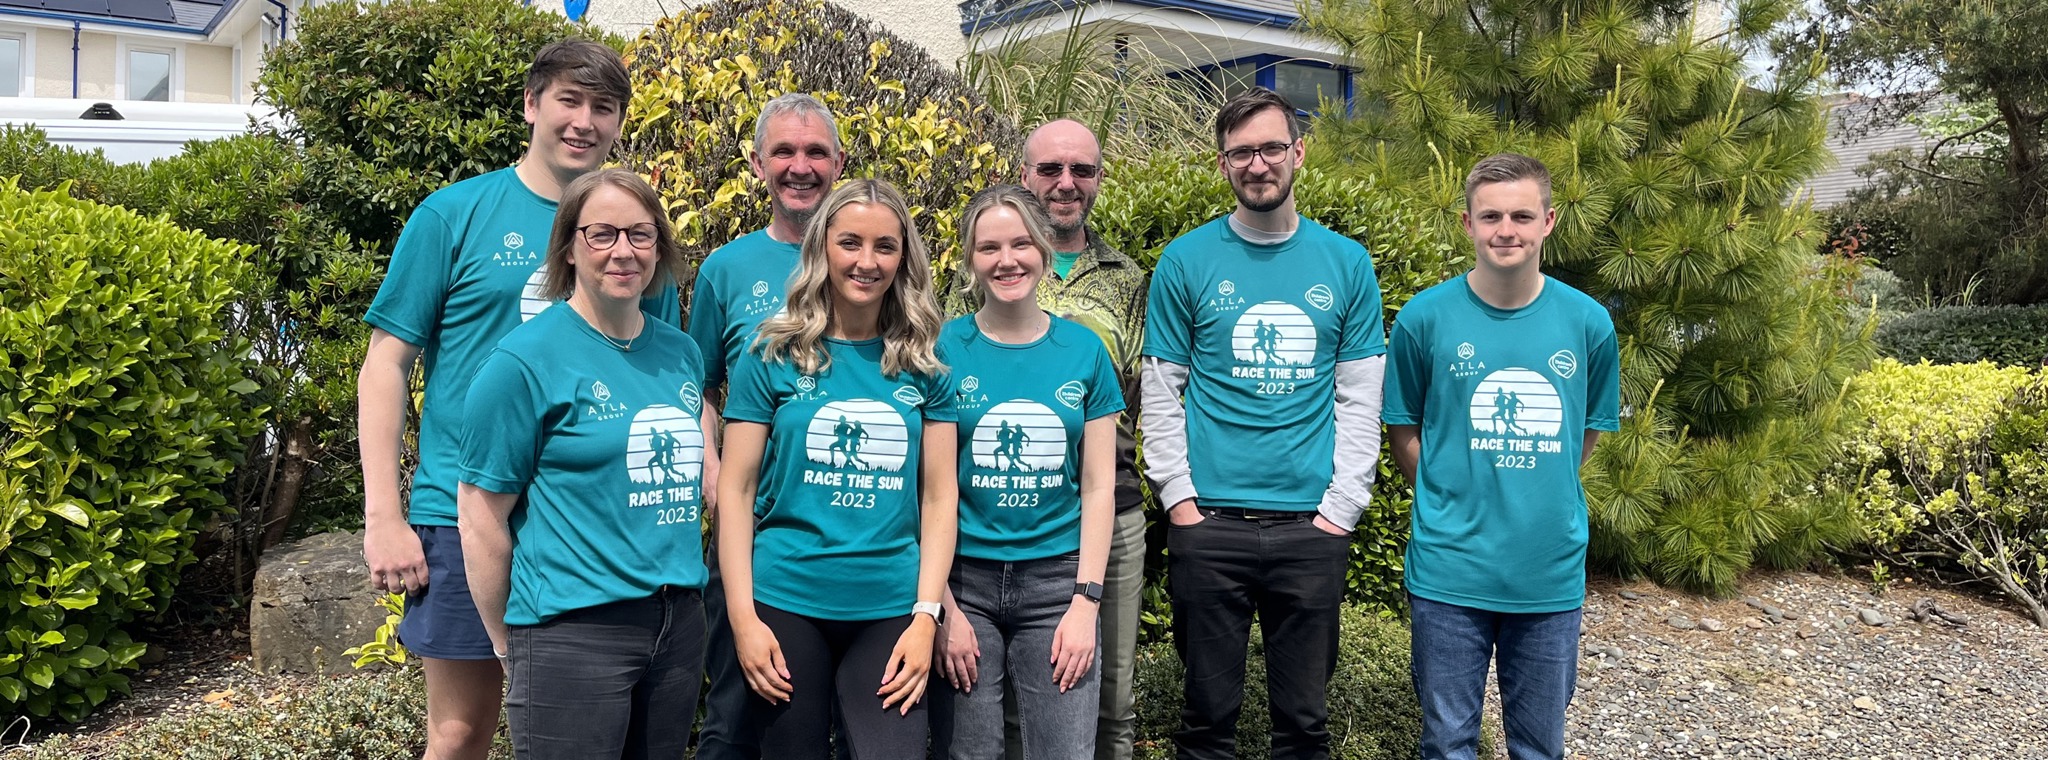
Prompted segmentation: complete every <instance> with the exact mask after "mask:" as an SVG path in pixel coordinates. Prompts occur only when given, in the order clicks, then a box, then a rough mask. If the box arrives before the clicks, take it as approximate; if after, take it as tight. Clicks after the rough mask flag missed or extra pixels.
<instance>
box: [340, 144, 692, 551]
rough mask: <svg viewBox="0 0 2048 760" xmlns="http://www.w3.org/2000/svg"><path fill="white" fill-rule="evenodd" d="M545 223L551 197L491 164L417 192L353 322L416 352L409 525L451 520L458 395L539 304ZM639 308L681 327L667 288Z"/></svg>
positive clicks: (548, 225) (549, 219)
mask: <svg viewBox="0 0 2048 760" xmlns="http://www.w3.org/2000/svg"><path fill="white" fill-rule="evenodd" d="M554 223H555V202H554V201H550V200H548V199H546V198H542V197H540V196H538V195H535V194H534V193H533V191H532V190H528V189H527V188H526V183H524V182H521V181H519V175H518V174H517V173H516V172H514V171H513V170H511V169H501V170H498V171H494V172H491V173H489V174H485V175H482V176H478V177H473V178H470V179H466V180H463V181H461V182H457V183H455V184H452V185H449V186H447V187H444V188H442V189H440V190H437V191H435V192H434V194H432V195H429V196H427V199H426V200H425V201H422V202H421V203H420V206H419V208H418V209H415V210H414V211H413V212H412V217H411V218H410V219H407V220H406V222H405V230H404V231H403V232H401V233H399V235H398V246H397V248H396V249H394V250H393V251H392V253H391V263H390V265H389V268H388V269H387V270H386V272H385V274H384V282H383V284H382V285H379V286H378V287H377V297H376V299H375V300H373V301H371V302H370V311H369V313H368V314H367V315H365V316H364V317H363V319H364V321H366V322H368V323H370V325H371V326H373V327H376V328H379V329H382V330H383V331H385V332H388V333H391V334H392V335H393V336H395V337H397V338H398V339H399V340H403V341H405V342H407V343H410V344H412V345H414V346H418V347H419V348H420V363H421V368H422V370H424V372H425V375H426V379H427V386H426V391H425V394H424V396H425V397H424V399H422V402H421V406H420V432H419V446H420V464H419V469H418V470H415V471H414V472H413V476H412V499H411V500H410V503H409V507H408V510H407V513H406V519H407V520H408V521H410V522H411V523H412V524H414V525H442V526H451V527H452V526H454V525H455V481H456V478H457V476H458V475H459V474H460V473H461V464H460V461H459V457H460V453H459V450H460V448H459V447H460V446H461V436H462V429H461V425H462V418H461V417H462V408H463V397H464V395H465V394H467V393H468V391H469V380H470V377H472V376H474V375H475V374H476V369H477V366H478V365H480V364H482V363H483V361H484V357H486V356H489V355H490V353H491V349H493V348H496V347H497V345H498V339H500V338H503V337H505V334H506V333H509V332H511V331H512V328H514V327H517V326H519V323H521V322H524V321H526V320H528V319H531V318H533V316H534V315H536V314H539V313H540V312H541V311H542V310H544V309H546V308H547V307H548V306H549V302H548V301H546V300H543V299H542V298H540V296H539V292H538V291H539V289H540V286H541V283H542V282H543V281H544V280H545V279H546V278H547V273H546V272H547V270H546V268H545V267H542V266H541V262H542V261H543V260H544V259H546V254H547V246H548V234H549V233H550V232H551V231H552V230H553V227H554ZM641 308H642V309H643V310H645V311H646V312H647V314H648V315H649V316H652V317H654V318H656V319H657V320H659V321H662V322H667V323H669V324H671V325H677V326H680V325H681V324H682V314H681V307H680V306H679V305H678V304H677V296H676V289H675V286H674V285H667V286H664V287H663V288H662V290H661V291H660V292H659V293H658V294H657V295H655V296H653V297H651V298H648V299H646V300H645V301H644V302H643V303H642V304H641Z"/></svg>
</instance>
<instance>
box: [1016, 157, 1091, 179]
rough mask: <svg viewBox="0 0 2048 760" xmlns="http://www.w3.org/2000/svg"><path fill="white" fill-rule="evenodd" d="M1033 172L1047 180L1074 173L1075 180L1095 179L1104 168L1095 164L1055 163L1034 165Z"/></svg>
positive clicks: (1048, 162)
mask: <svg viewBox="0 0 2048 760" xmlns="http://www.w3.org/2000/svg"><path fill="white" fill-rule="evenodd" d="M1031 170H1032V171H1035V172H1038V176H1040V177H1044V178H1046V179H1052V178H1054V177H1057V176H1060V172H1073V173H1074V179H1095V177H1096V175H1099V174H1101V173H1102V167H1100V166H1096V165H1094V164H1062V163H1058V162H1054V161H1047V162H1045V163H1042V164H1034V165H1033V166H1032V167H1031Z"/></svg>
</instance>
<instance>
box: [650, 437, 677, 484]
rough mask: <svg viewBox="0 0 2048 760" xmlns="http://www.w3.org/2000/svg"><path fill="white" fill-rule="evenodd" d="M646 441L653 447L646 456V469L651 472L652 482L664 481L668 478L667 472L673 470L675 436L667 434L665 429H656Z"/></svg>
mask: <svg viewBox="0 0 2048 760" xmlns="http://www.w3.org/2000/svg"><path fill="white" fill-rule="evenodd" d="M647 443H648V445H649V446H650V447H652V448H653V449H654V451H652V452H651V455H650V456H649V457H648V458H647V471H648V472H650V473H653V475H654V482H656V483H661V482H665V481H667V480H668V479H669V477H668V476H669V473H670V472H673V471H674V470H675V461H676V437H675V436H673V435H669V433H668V431H666V430H657V431H655V432H654V435H652V436H650V437H649V440H648V442H647ZM676 479H677V480H681V479H682V478H676Z"/></svg>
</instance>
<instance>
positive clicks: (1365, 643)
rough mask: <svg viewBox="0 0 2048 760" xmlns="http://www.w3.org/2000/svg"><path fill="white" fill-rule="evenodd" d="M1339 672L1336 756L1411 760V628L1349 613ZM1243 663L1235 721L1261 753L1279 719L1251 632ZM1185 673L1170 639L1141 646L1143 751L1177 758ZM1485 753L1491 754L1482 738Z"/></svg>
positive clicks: (1334, 688)
mask: <svg viewBox="0 0 2048 760" xmlns="http://www.w3.org/2000/svg"><path fill="white" fill-rule="evenodd" d="M1343 620H1344V633H1343V637H1342V639H1341V640H1340V641H1339V643H1338V647H1337V673H1336V675H1335V676H1334V677H1332V678H1331V679H1330V695H1329V699H1330V757H1331V758H1334V759H1335V760H1410V758H1413V757H1415V756H1416V754H1417V752H1418V749H1417V742H1418V739H1419V738H1420V737H1421V735H1422V706H1421V704H1420V703H1418V702H1417V701H1416V698H1415V686H1414V683H1413V682H1412V681H1411V680H1410V679H1409V674H1408V662H1409V653H1408V628H1407V627H1406V626H1404V625H1402V624H1401V623H1400V622H1399V621H1389V620H1385V619H1382V618H1381V617H1380V616H1378V615H1377V614H1376V613H1375V612H1374V611H1373V610H1369V609H1367V608H1365V607H1358V606H1351V607H1346V608H1345V611H1344V616H1343ZM1249 649H1250V651H1249V654H1248V655H1247V657H1246V667H1245V697H1244V712H1243V713H1242V714H1241V715H1240V716H1239V718H1238V722H1237V744H1238V746H1237V756H1238V757H1239V758H1253V759H1263V758H1266V757H1268V756H1270V753H1271V752H1272V730H1273V718H1272V715H1271V714H1270V713H1268V712H1267V710H1266V659H1265V654H1264V650H1265V646H1264V644H1262V643H1261V641H1260V639H1259V637H1258V636H1257V635H1254V636H1252V642H1251V646H1250V648H1249ZM1185 673H1186V671H1185V670H1183V669H1182V667H1181V663H1180V657H1179V656H1178V655H1175V654H1174V652H1173V647H1172V645H1171V644H1169V643H1164V642H1162V643H1156V644H1152V645H1149V646H1145V647H1141V648H1140V649H1139V652H1138V661H1137V676H1136V678H1137V680H1136V682H1135V684H1134V685H1133V689H1134V690H1135V692H1136V701H1137V706H1138V743H1137V753H1136V754H1137V757H1139V758H1143V759H1144V760H1164V758H1169V757H1172V756H1173V732H1174V731H1175V730H1177V729H1179V728H1180V710H1181V705H1182V704H1183V699H1182V696H1183V693H1182V691H1181V681H1182V678H1183V676H1184V675H1185ZM1482 745H1483V746H1482V748H1481V750H1480V755H1481V756H1484V757H1490V756H1491V753H1490V752H1489V751H1488V750H1487V749H1486V747H1487V746H1490V742H1486V741H1483V742H1482Z"/></svg>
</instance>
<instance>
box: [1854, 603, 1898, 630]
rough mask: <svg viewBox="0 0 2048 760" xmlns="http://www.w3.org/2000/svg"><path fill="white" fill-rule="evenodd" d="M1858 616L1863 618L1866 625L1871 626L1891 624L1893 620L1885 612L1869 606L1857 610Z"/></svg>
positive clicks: (1860, 618)
mask: <svg viewBox="0 0 2048 760" xmlns="http://www.w3.org/2000/svg"><path fill="white" fill-rule="evenodd" d="M1856 618H1857V619H1859V620H1862V621H1863V624H1864V625H1869V626H1882V625H1891V622H1892V619H1891V618H1888V617H1885V616H1884V613H1882V612H1878V611H1877V610H1873V609H1871V608H1869V607H1865V608H1863V609H1860V610H1857V611H1856Z"/></svg>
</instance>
